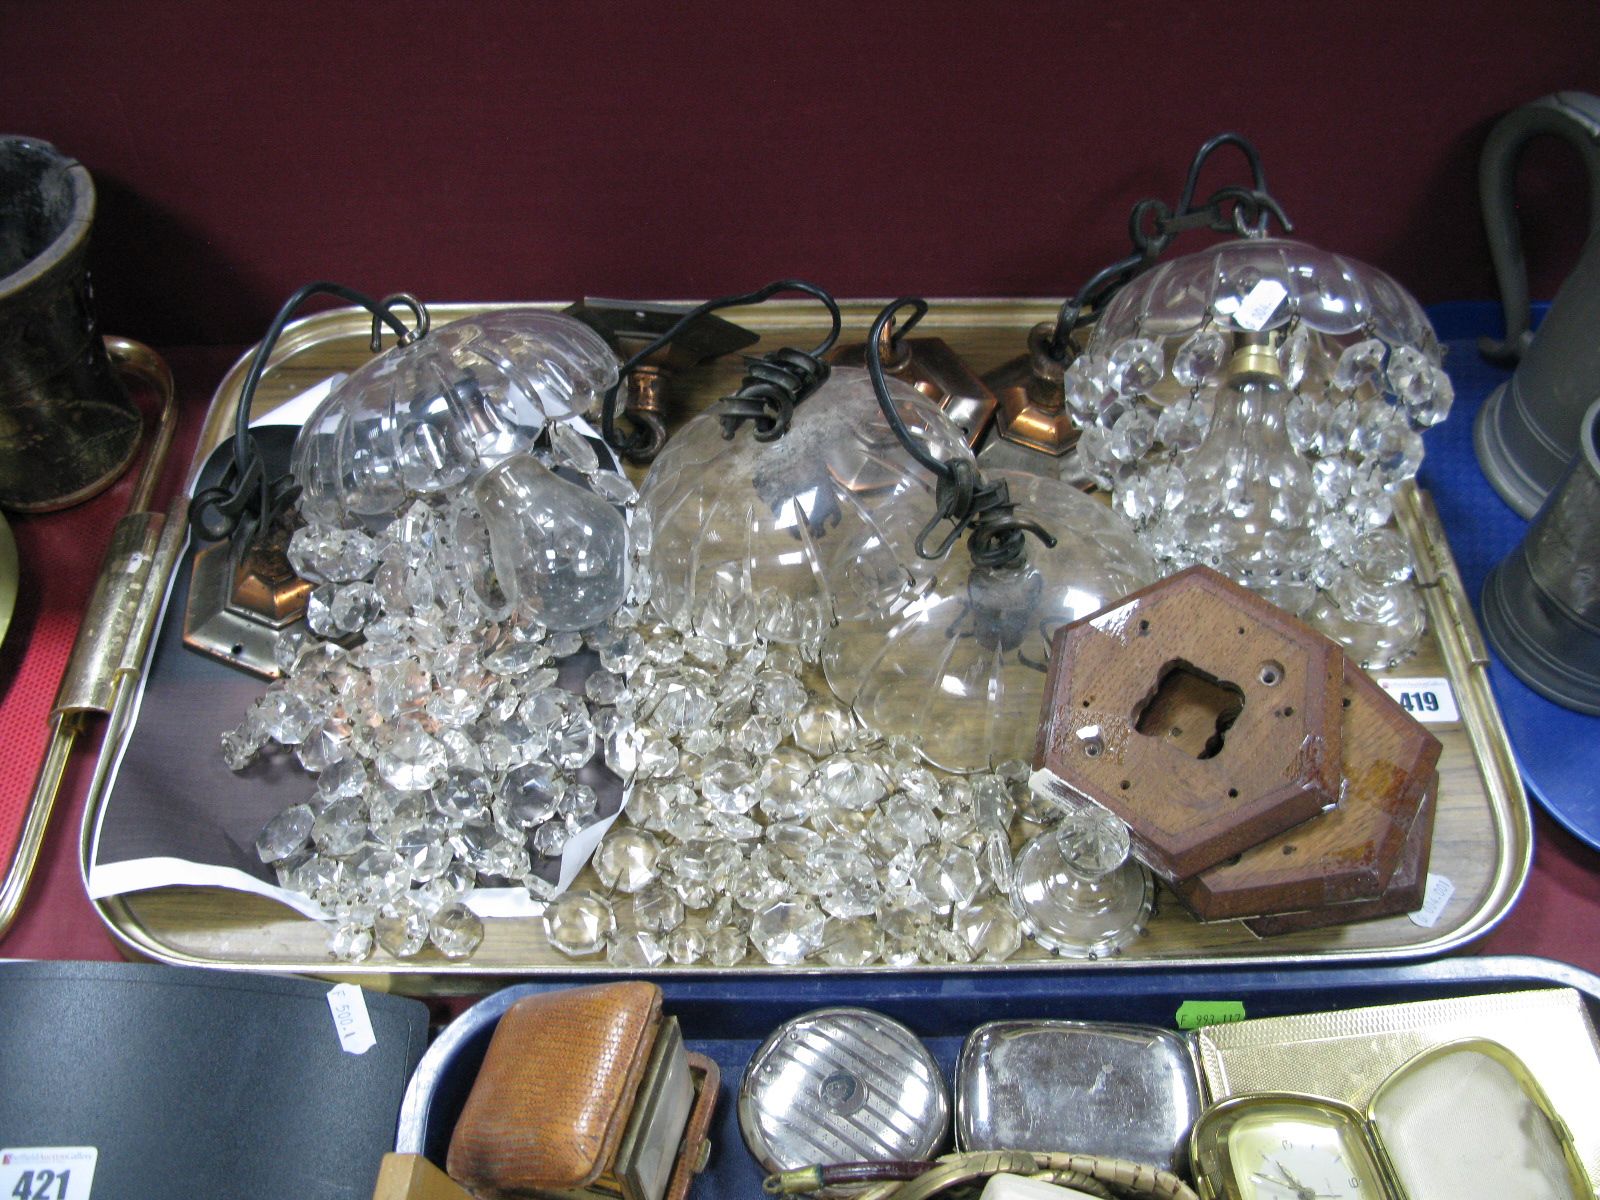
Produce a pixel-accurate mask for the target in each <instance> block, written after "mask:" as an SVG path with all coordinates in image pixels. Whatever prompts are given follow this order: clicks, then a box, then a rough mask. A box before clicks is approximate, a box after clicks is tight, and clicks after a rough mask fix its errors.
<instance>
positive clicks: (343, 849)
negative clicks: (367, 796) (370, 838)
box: [311, 800, 367, 858]
mask: <svg viewBox="0 0 1600 1200" xmlns="http://www.w3.org/2000/svg"><path fill="white" fill-rule="evenodd" d="M366 836H367V819H366V813H365V811H364V810H363V808H362V806H361V802H360V801H359V800H335V801H333V802H332V803H331V804H328V805H325V806H324V807H323V809H322V811H321V812H319V813H318V814H317V820H316V823H315V824H314V825H313V826H312V827H311V837H312V840H313V841H315V842H316V844H317V849H318V850H319V851H321V852H322V853H323V854H327V855H331V856H332V857H334V858H338V857H341V856H343V855H346V854H353V853H355V851H356V849H357V847H359V846H360V845H361V843H362V842H363V841H364V840H365V839H366Z"/></svg>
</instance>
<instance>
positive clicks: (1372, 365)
mask: <svg viewBox="0 0 1600 1200" xmlns="http://www.w3.org/2000/svg"><path fill="white" fill-rule="evenodd" d="M1384 350H1385V347H1384V344H1383V343H1382V342H1380V341H1379V340H1378V339H1377V338H1367V339H1366V340H1365V341H1360V342H1356V343H1355V344H1354V345H1350V346H1346V347H1345V348H1344V353H1342V354H1340V355H1339V363H1338V365H1337V366H1336V367H1334V369H1333V386H1334V387H1336V388H1338V389H1339V390H1340V391H1341V392H1353V391H1355V390H1356V389H1357V388H1359V387H1361V386H1362V385H1363V384H1373V383H1376V382H1377V380H1378V378H1379V376H1380V373H1381V372H1382V371H1383V356H1384Z"/></svg>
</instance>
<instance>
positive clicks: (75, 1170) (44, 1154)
mask: <svg viewBox="0 0 1600 1200" xmlns="http://www.w3.org/2000/svg"><path fill="white" fill-rule="evenodd" d="M99 1157H100V1152H99V1151H98V1150H96V1149H95V1148H94V1147H93V1146H14V1147H12V1148H10V1149H0V1197H3V1198H5V1200H89V1189H90V1188H92V1187H93V1186H94V1164H95V1160H96V1159H97V1158H99Z"/></svg>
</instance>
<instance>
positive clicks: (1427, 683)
mask: <svg viewBox="0 0 1600 1200" xmlns="http://www.w3.org/2000/svg"><path fill="white" fill-rule="evenodd" d="M1378 686H1379V687H1381V688H1382V689H1383V690H1384V691H1386V692H1388V693H1389V695H1390V696H1391V697H1392V698H1393V699H1394V700H1395V701H1397V702H1398V703H1399V705H1400V707H1401V708H1403V709H1405V710H1406V711H1407V712H1408V713H1410V714H1411V715H1412V716H1413V717H1415V718H1416V719H1417V720H1419V721H1421V722H1422V723H1423V724H1424V725H1445V724H1448V723H1449V722H1451V721H1459V720H1461V711H1460V710H1459V709H1457V708H1456V694H1455V692H1454V691H1452V690H1451V688H1450V681H1449V680H1448V679H1443V678H1439V677H1437V676H1427V677H1424V676H1420V675H1419V676H1416V677H1414V678H1411V679H1380V680H1378Z"/></svg>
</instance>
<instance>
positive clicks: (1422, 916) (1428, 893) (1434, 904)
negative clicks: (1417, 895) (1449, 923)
mask: <svg viewBox="0 0 1600 1200" xmlns="http://www.w3.org/2000/svg"><path fill="white" fill-rule="evenodd" d="M1455 894H1456V885H1455V884H1453V883H1451V882H1450V880H1449V879H1448V878H1446V877H1445V876H1443V875H1435V874H1434V873H1433V872H1431V871H1430V872H1428V883H1427V886H1426V887H1424V888H1423V890H1422V907H1421V908H1419V909H1417V911H1416V912H1414V913H1412V914H1411V923H1412V924H1413V925H1420V926H1422V928H1424V929H1432V928H1433V927H1434V926H1435V925H1437V924H1438V923H1439V918H1440V917H1442V916H1444V906H1445V905H1446V904H1449V903H1450V897H1451V896H1454V895H1455Z"/></svg>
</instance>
